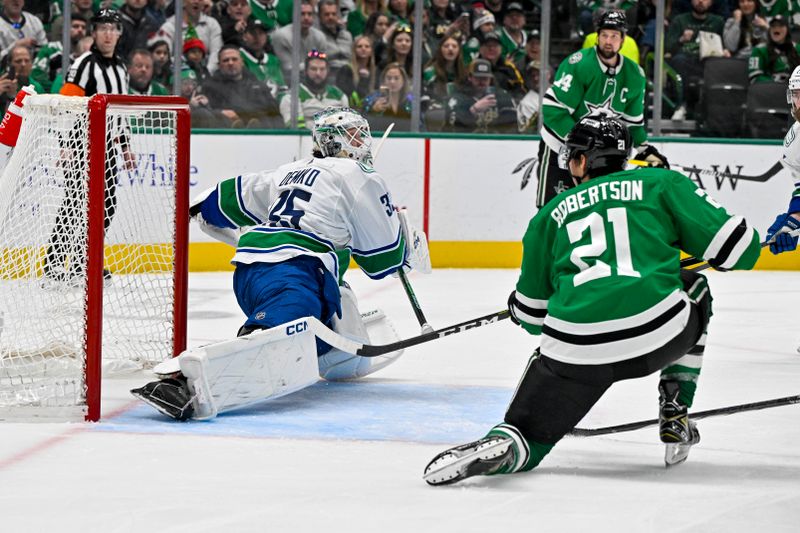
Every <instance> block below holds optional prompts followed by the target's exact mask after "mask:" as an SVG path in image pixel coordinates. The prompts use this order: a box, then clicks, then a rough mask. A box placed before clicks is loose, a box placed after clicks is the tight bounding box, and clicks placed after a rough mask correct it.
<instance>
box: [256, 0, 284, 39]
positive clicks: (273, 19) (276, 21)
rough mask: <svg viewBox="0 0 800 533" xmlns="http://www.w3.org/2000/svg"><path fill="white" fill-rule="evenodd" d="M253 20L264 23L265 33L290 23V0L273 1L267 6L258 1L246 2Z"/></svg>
mask: <svg viewBox="0 0 800 533" xmlns="http://www.w3.org/2000/svg"><path fill="white" fill-rule="evenodd" d="M248 3H249V4H250V9H251V10H252V12H253V18H256V19H258V20H260V21H261V22H263V23H264V26H265V27H266V28H267V31H270V32H271V31H272V30H274V29H275V28H280V27H281V26H286V25H287V24H291V23H292V0H273V1H272V2H270V4H271V5H269V6H267V5H265V4H264V3H263V2H260V1H259V0H248Z"/></svg>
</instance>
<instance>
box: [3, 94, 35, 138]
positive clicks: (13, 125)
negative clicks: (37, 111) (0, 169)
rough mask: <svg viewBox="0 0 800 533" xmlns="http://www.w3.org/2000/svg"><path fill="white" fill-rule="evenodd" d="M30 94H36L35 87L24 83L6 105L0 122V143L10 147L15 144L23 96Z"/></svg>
mask: <svg viewBox="0 0 800 533" xmlns="http://www.w3.org/2000/svg"><path fill="white" fill-rule="evenodd" d="M31 94H36V89H34V88H33V85H26V86H25V87H23V88H22V89H20V90H19V92H18V93H17V96H16V98H14V101H13V102H12V103H11V104H10V105H9V106H8V109H7V110H6V114H5V115H4V116H3V122H2V123H0V143H2V144H4V145H6V146H9V147H12V148H13V147H14V146H16V145H17V139H18V138H19V130H20V128H21V127H22V114H23V107H24V105H25V98H27V97H28V95H31Z"/></svg>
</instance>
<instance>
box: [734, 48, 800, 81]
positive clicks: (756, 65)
mask: <svg viewBox="0 0 800 533" xmlns="http://www.w3.org/2000/svg"><path fill="white" fill-rule="evenodd" d="M794 49H795V50H796V51H797V53H800V43H798V44H795V45H794ZM791 73H792V67H791V66H790V65H789V59H788V57H787V56H786V54H785V53H783V52H780V53H779V54H778V55H776V56H775V59H774V61H773V63H772V64H770V62H769V51H768V50H767V45H765V44H760V45H758V46H756V47H754V48H753V51H752V52H751V53H750V59H749V60H748V61H747V76H748V77H749V78H750V83H753V82H758V81H776V82H780V83H786V80H788V79H789V74H791Z"/></svg>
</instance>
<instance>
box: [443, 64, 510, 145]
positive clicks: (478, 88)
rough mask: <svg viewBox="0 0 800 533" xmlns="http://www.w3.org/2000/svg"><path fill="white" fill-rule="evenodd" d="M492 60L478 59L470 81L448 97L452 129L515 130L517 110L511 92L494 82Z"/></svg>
mask: <svg viewBox="0 0 800 533" xmlns="http://www.w3.org/2000/svg"><path fill="white" fill-rule="evenodd" d="M493 82H494V74H492V64H491V63H489V61H487V60H485V59H476V60H474V61H473V62H472V63H471V64H470V66H469V75H468V76H467V82H466V83H465V84H463V85H462V86H461V88H460V90H459V91H457V92H456V94H455V95H453V97H452V98H450V99H449V100H448V101H447V121H448V124H449V125H450V128H451V129H452V131H456V132H465V133H469V132H481V133H512V132H514V131H516V129H517V113H516V111H515V110H514V102H513V101H512V100H511V97H510V96H509V95H508V93H507V92H506V91H505V90H503V89H502V88H500V87H496V86H494V85H492V83H493Z"/></svg>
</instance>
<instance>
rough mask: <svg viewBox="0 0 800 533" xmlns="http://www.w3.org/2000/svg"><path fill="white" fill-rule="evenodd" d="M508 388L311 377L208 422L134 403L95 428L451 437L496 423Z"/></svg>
mask: <svg viewBox="0 0 800 533" xmlns="http://www.w3.org/2000/svg"><path fill="white" fill-rule="evenodd" d="M512 394H513V390H512V389H509V388H500V387H475V386H448V385H433V384H419V383H401V382H390V381H380V380H372V381H362V382H355V383H333V382H324V381H322V382H319V383H317V384H316V385H313V386H312V387H309V388H307V389H304V390H301V391H298V392H295V393H293V394H290V395H288V396H284V397H283V398H278V399H275V400H270V401H265V402H261V403H258V404H255V405H252V406H250V407H247V408H244V409H240V410H237V411H231V412H228V413H225V414H223V415H220V416H218V417H217V418H215V419H213V420H209V421H203V422H198V421H190V422H188V423H184V424H181V423H177V422H174V421H170V420H169V419H167V418H165V417H164V416H162V415H161V414H159V413H157V412H156V411H155V410H154V409H152V408H151V407H150V406H147V405H144V404H142V405H141V406H137V407H135V408H133V409H131V410H128V411H126V412H124V413H123V414H121V415H119V416H117V417H114V418H111V419H105V420H103V421H102V423H100V424H97V425H96V426H95V427H96V429H97V430H99V431H121V432H126V433H165V434H186V435H207V436H236V437H249V438H299V439H353V440H388V441H407V442H421V443H437V444H439V443H459V442H461V441H468V440H474V439H477V438H480V437H482V436H483V435H484V434H485V433H486V432H487V431H488V430H489V429H490V428H491V427H492V426H494V425H495V424H497V423H499V422H502V420H503V414H504V413H505V410H506V407H507V406H508V402H509V400H510V399H511V396H512Z"/></svg>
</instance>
